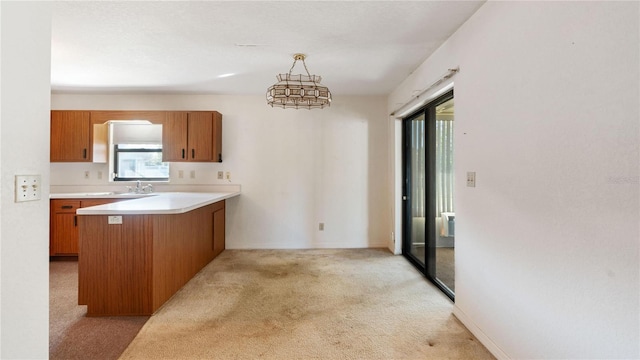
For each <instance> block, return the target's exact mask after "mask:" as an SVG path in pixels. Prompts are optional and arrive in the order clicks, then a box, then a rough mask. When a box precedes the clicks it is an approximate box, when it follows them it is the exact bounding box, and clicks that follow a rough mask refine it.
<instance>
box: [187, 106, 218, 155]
mask: <svg viewBox="0 0 640 360" xmlns="http://www.w3.org/2000/svg"><path fill="white" fill-rule="evenodd" d="M188 117H189V122H188V134H189V135H188V139H189V140H188V143H189V151H188V157H189V161H214V159H213V143H212V141H213V114H212V113H211V112H209V111H197V112H190V113H188Z"/></svg>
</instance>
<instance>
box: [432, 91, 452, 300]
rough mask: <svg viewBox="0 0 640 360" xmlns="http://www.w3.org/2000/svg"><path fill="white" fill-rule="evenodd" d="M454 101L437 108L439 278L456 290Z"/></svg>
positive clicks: (436, 168)
mask: <svg viewBox="0 0 640 360" xmlns="http://www.w3.org/2000/svg"><path fill="white" fill-rule="evenodd" d="M453 109H454V106H453V99H449V100H446V101H445V102H443V103H440V104H438V105H436V107H435V130H436V134H435V135H436V136H435V138H436V141H435V145H436V146H435V187H436V189H435V206H436V213H435V215H436V217H435V222H436V223H435V224H434V225H435V226H434V228H435V230H436V234H435V240H436V241H435V263H436V264H435V277H436V279H438V280H439V281H440V282H442V284H443V285H444V286H446V287H447V288H449V290H451V292H454V291H455V281H454V279H455V276H454V269H455V253H454V246H455V243H454V238H455V211H454V207H453V188H454V183H455V182H454V180H455V179H454V171H453V169H454V167H453V125H454V121H453Z"/></svg>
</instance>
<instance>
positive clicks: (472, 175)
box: [467, 171, 476, 187]
mask: <svg viewBox="0 0 640 360" xmlns="http://www.w3.org/2000/svg"><path fill="white" fill-rule="evenodd" d="M467 187H476V172H475V171H467Z"/></svg>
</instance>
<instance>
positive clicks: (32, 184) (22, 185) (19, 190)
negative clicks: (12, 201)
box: [16, 175, 41, 202]
mask: <svg viewBox="0 0 640 360" xmlns="http://www.w3.org/2000/svg"><path fill="white" fill-rule="evenodd" d="M40 188H41V179H40V175H16V202H23V201H34V200H40V193H41V191H40Z"/></svg>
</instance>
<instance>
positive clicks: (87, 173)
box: [84, 171, 91, 179]
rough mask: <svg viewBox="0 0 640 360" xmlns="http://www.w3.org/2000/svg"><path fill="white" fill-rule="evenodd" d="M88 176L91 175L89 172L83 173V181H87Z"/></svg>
mask: <svg viewBox="0 0 640 360" xmlns="http://www.w3.org/2000/svg"><path fill="white" fill-rule="evenodd" d="M90 175H91V172H89V171H85V172H84V178H85V179H88V178H89V176H90Z"/></svg>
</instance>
